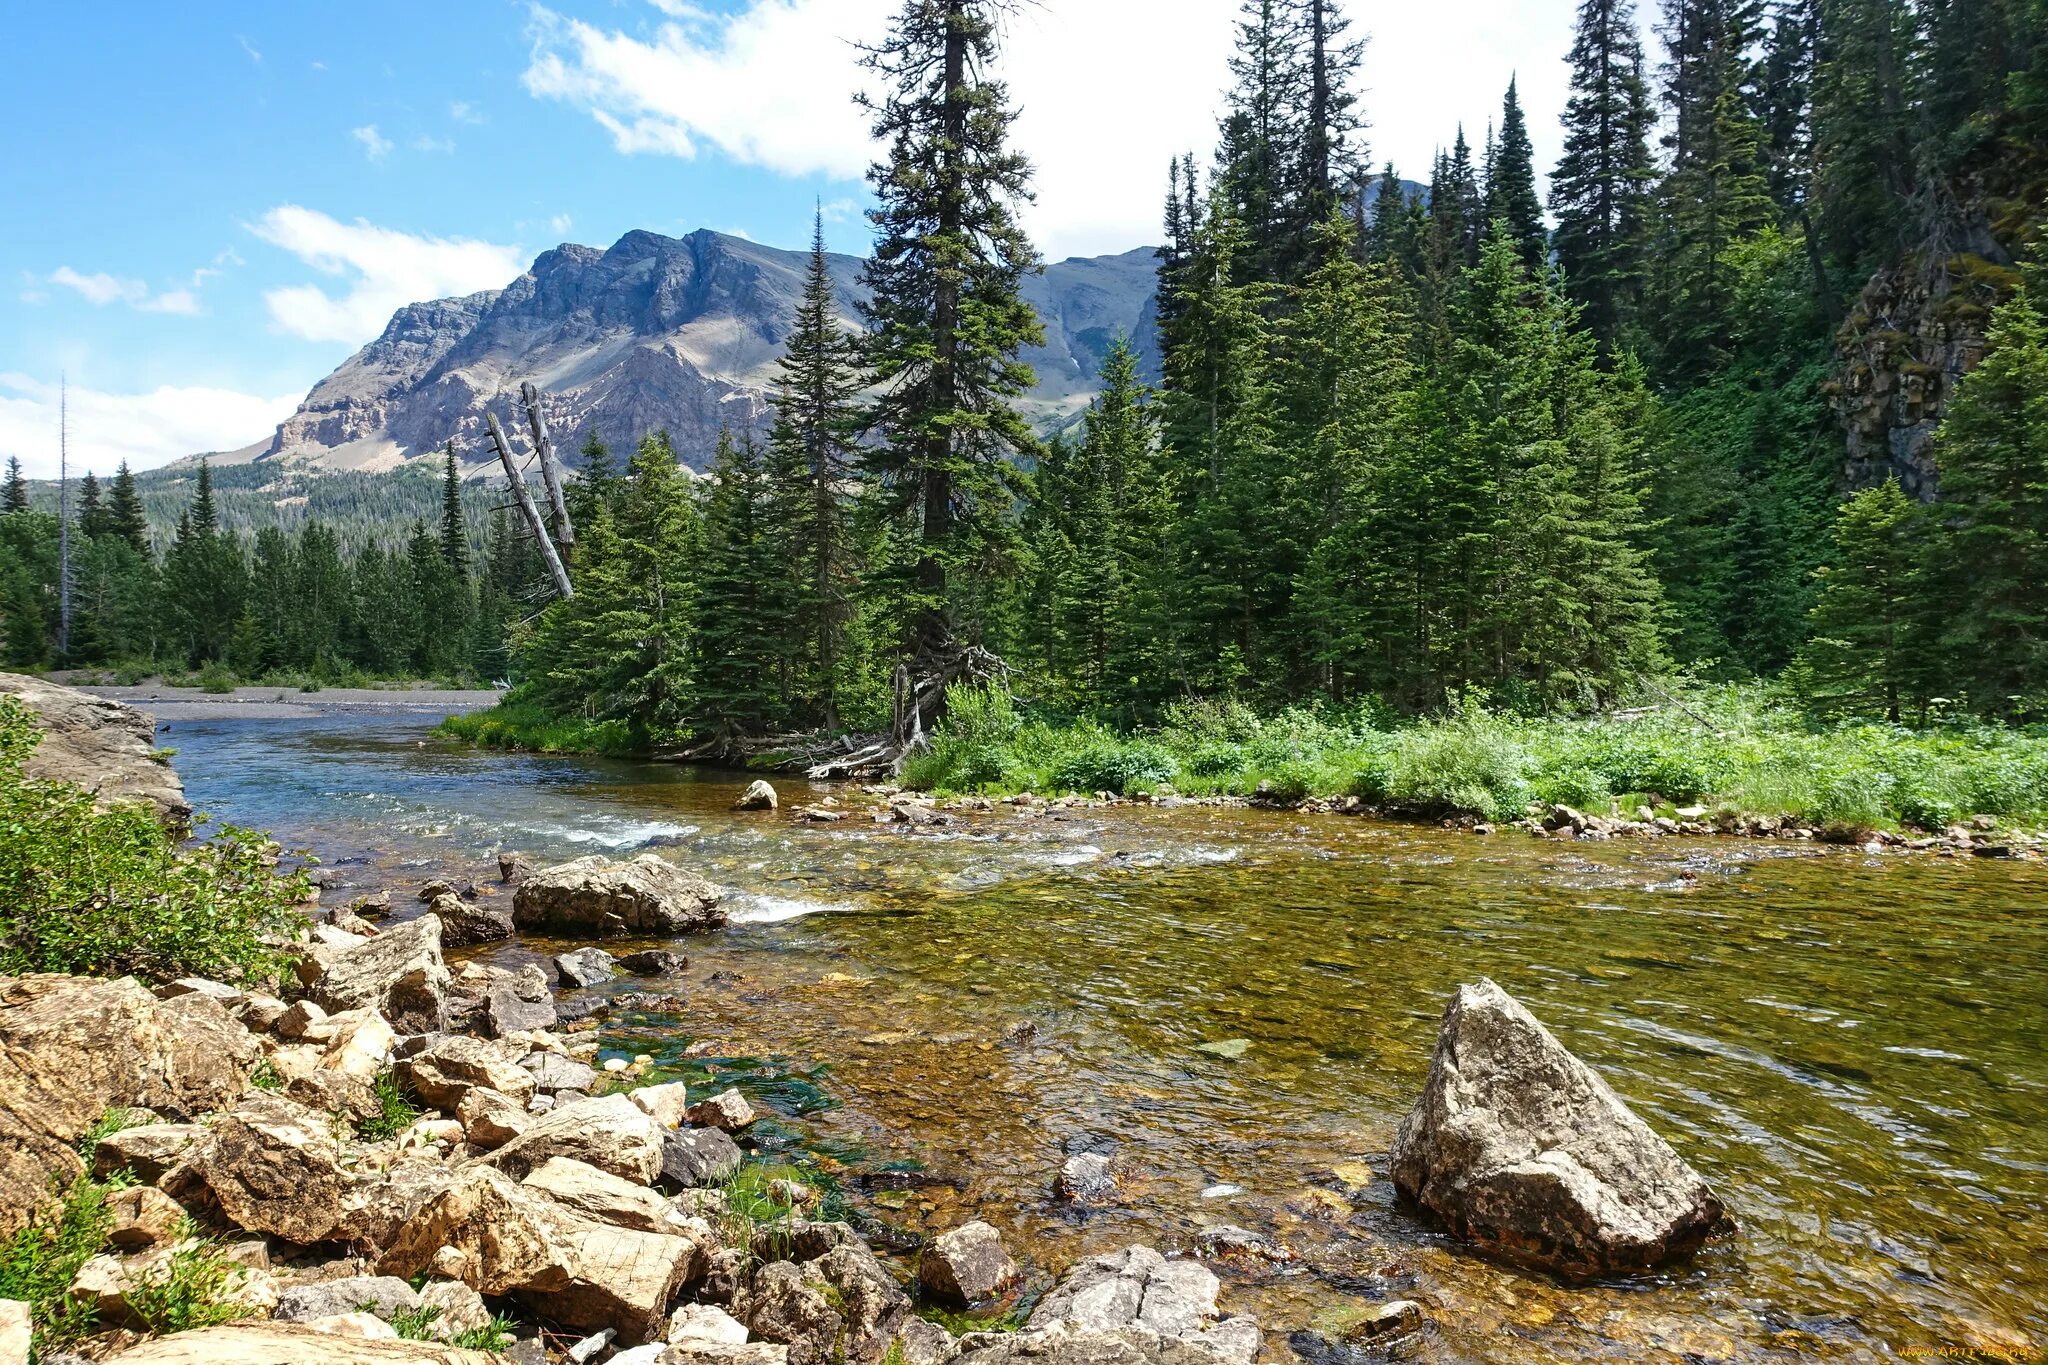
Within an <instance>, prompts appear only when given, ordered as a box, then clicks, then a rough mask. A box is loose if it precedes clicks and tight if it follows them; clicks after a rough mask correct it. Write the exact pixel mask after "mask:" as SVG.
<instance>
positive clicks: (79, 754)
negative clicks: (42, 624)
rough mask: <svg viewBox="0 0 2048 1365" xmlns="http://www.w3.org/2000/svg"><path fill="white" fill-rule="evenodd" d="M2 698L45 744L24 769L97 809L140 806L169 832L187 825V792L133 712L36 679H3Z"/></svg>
mask: <svg viewBox="0 0 2048 1365" xmlns="http://www.w3.org/2000/svg"><path fill="white" fill-rule="evenodd" d="M0 696H11V697H13V698H14V699H15V700H17V701H19V702H21V703H22V704H23V705H24V706H26V707H27V708H28V709H29V710H30V711H32V712H34V713H35V716H36V720H37V721H38V722H39V723H40V724H41V725H42V727H43V739H42V742H41V743H40V744H38V745H37V746H36V749H35V752H34V753H32V754H30V755H29V756H28V762H27V763H26V764H24V765H23V770H24V771H25V772H27V773H28V775H29V776H30V777H42V778H48V779H50V780H51V781H56V782H69V783H71V784H72V785H73V786H75V787H83V788H85V789H86V790H87V791H89V792H91V793H92V794H93V795H94V796H95V797H97V798H98V799H99V801H100V803H101V804H102V805H113V804H116V803H119V802H127V801H139V802H141V803H143V804H145V805H147V806H148V807H149V808H150V809H151V810H153V811H155V812H156V814H157V817H158V818H159V819H161V820H162V821H163V822H164V823H165V824H167V825H169V826H170V827H171V828H173V829H180V830H182V829H184V828H185V827H186V825H187V824H189V823H190V822H191V819H192V807H191V805H190V804H189V803H188V802H187V801H186V800H185V786H184V784H183V783H182V782H180V781H179V780H178V774H177V773H176V772H174V771H172V769H171V765H170V764H168V763H165V762H162V761H160V756H159V755H158V753H157V749H156V723H155V722H154V721H152V720H150V718H149V717H148V716H145V715H144V714H142V712H140V711H138V710H136V709H135V708H134V707H132V706H123V705H122V704H121V703H120V702H117V701H109V700H108V699H107V698H105V697H95V696H93V695H92V694H90V693H88V692H80V691H78V690H77V689H76V688H72V687H60V686H58V685H57V684H56V683H51V682H44V681H43V680H42V679H41V678H28V677H23V676H22V675H21V674H19V673H0Z"/></svg>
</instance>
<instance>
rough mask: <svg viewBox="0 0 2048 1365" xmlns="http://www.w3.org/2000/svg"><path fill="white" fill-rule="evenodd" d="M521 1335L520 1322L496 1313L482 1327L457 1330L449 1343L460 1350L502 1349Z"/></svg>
mask: <svg viewBox="0 0 2048 1365" xmlns="http://www.w3.org/2000/svg"><path fill="white" fill-rule="evenodd" d="M518 1335H519V1324H518V1323H516V1322H514V1321H513V1320H512V1319H511V1318H508V1317H506V1316H505V1315H504V1314H502V1313H499V1314H494V1315H493V1316H492V1318H491V1320H490V1321H489V1322H487V1323H485V1324H484V1325H483V1326H481V1327H472V1328H470V1329H469V1330H468V1331H467V1332H457V1333H456V1334H455V1335H454V1336H453V1337H452V1338H450V1339H449V1342H448V1344H449V1345H450V1346H453V1347H455V1348H456V1349H457V1350H459V1351H502V1350H504V1349H505V1348H506V1347H507V1346H510V1345H511V1344H512V1343H513V1341H514V1340H516V1339H517V1338H518Z"/></svg>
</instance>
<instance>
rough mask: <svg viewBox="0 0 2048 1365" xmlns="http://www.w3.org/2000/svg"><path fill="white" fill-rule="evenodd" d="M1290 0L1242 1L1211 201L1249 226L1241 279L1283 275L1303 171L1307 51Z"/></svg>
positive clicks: (1292, 241)
mask: <svg viewBox="0 0 2048 1365" xmlns="http://www.w3.org/2000/svg"><path fill="white" fill-rule="evenodd" d="M1297 20H1298V16H1297V14H1296V12H1295V6H1294V5H1293V4H1292V3H1290V0H1241V3H1240V10H1239V17H1238V21H1237V43H1236V46H1235V48H1234V49H1233V50H1232V52H1231V55H1230V59H1229V60H1230V76H1231V87H1230V90H1229V92H1228V94H1227V95H1226V97H1225V103H1224V114H1223V122H1222V126H1221V127H1220V129H1219V130H1218V137H1217V145H1216V171H1215V177H1214V181H1213V184H1212V188H1211V191H1210V193H1211V197H1212V198H1217V199H1221V200H1222V201H1223V202H1224V204H1226V205H1227V206H1228V207H1229V209H1230V211H1231V214H1232V216H1234V217H1235V218H1236V219H1237V221H1238V222H1239V223H1241V224H1242V225H1243V227H1244V233H1245V249H1244V251H1243V252H1242V253H1241V254H1240V256H1239V257H1238V259H1237V269H1238V271H1239V279H1240V281H1241V282H1242V281H1244V280H1252V279H1262V280H1275V279H1280V278H1283V277H1284V275H1285V274H1286V272H1287V270H1288V268H1289V265H1290V256H1291V252H1292V249H1293V248H1294V247H1295V246H1296V245H1297V244H1298V243H1297V241H1296V238H1295V236H1294V233H1295V229H1296V223H1295V216H1296V212H1295V203H1296V200H1297V197H1298V194H1297V191H1298V188H1299V177H1300V174H1301V172H1302V169H1303V163H1304V156H1303V149H1304V144H1305V138H1304V136H1303V127H1302V120H1303V109H1302V101H1301V99H1300V93H1301V91H1302V89H1303V88H1304V86H1305V84H1306V82H1305V80H1304V78H1303V71H1304V61H1305V54H1304V51H1303V39H1304V37H1305V35H1304V34H1303V32H1302V29H1301V25H1300V23H1299V22H1298V21H1297Z"/></svg>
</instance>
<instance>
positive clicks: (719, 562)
mask: <svg viewBox="0 0 2048 1365" xmlns="http://www.w3.org/2000/svg"><path fill="white" fill-rule="evenodd" d="M709 482H710V492H709V493H708V494H707V495H706V497H705V500H704V558H703V564H702V568H701V571H700V573H699V577H698V583H697V632H696V640H695V647H694V655H695V665H694V674H693V679H692V689H691V708H692V710H691V721H692V729H693V730H694V731H695V734H696V738H697V739H698V740H699V741H700V742H704V741H710V742H713V743H716V744H719V745H722V746H726V747H727V748H728V751H731V750H732V746H734V745H736V744H737V742H739V741H741V740H744V739H748V738H753V737H757V736H760V735H765V734H767V733H769V732H770V731H771V730H773V729H775V728H776V727H777V726H779V725H781V724H782V723H783V721H784V719H785V716H786V712H787V698H788V696H789V693H790V679H791V676H792V674H793V673H794V672H795V669H796V665H797V651H798V649H799V648H800V647H801V645H802V640H801V638H800V637H799V636H798V635H797V634H796V632H795V631H793V630H792V629H791V625H792V621H791V614H790V605H791V604H790V598H791V596H792V592H791V589H792V588H793V587H794V586H795V584H794V583H793V582H792V580H791V578H790V576H789V575H788V574H787V573H785V572H784V564H785V560H784V558H783V550H782V547H780V546H779V545H778V544H777V538H776V536H775V534H774V531H773V523H774V515H775V514H774V506H773V503H774V488H773V485H772V482H771V472H770V469H769V466H768V463H767V461H766V460H765V459H764V458H763V457H762V452H761V450H760V449H759V447H758V446H756V445H755V443H754V439H753V436H752V434H751V433H749V434H747V435H744V436H742V437H740V438H739V439H737V440H735V439H734V438H733V436H732V434H731V433H730V432H720V433H719V438H718V455H717V458H716V459H715V460H714V461H713V463H712V466H711V470H710V473H709Z"/></svg>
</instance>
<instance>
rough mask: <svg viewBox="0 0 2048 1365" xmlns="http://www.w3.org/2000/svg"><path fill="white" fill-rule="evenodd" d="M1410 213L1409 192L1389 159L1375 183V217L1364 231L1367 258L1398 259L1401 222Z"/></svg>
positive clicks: (1373, 203) (1376, 259)
mask: <svg viewBox="0 0 2048 1365" xmlns="http://www.w3.org/2000/svg"><path fill="white" fill-rule="evenodd" d="M1407 214H1408V195H1407V191H1406V190H1404V189H1403V188H1402V186H1401V177H1399V176H1398V175H1395V174H1394V163H1393V162H1391V161H1389V162H1388V163H1387V167H1386V169H1385V170H1383V171H1381V172H1380V177H1379V180H1378V181H1377V182H1375V189H1374V191H1373V198H1372V216H1371V218H1370V219H1369V221H1368V223H1367V226H1366V232H1365V255H1366V259H1368V260H1373V261H1392V260H1396V259H1398V258H1399V256H1400V252H1401V238H1402V221H1403V219H1405V218H1406V217H1407Z"/></svg>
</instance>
